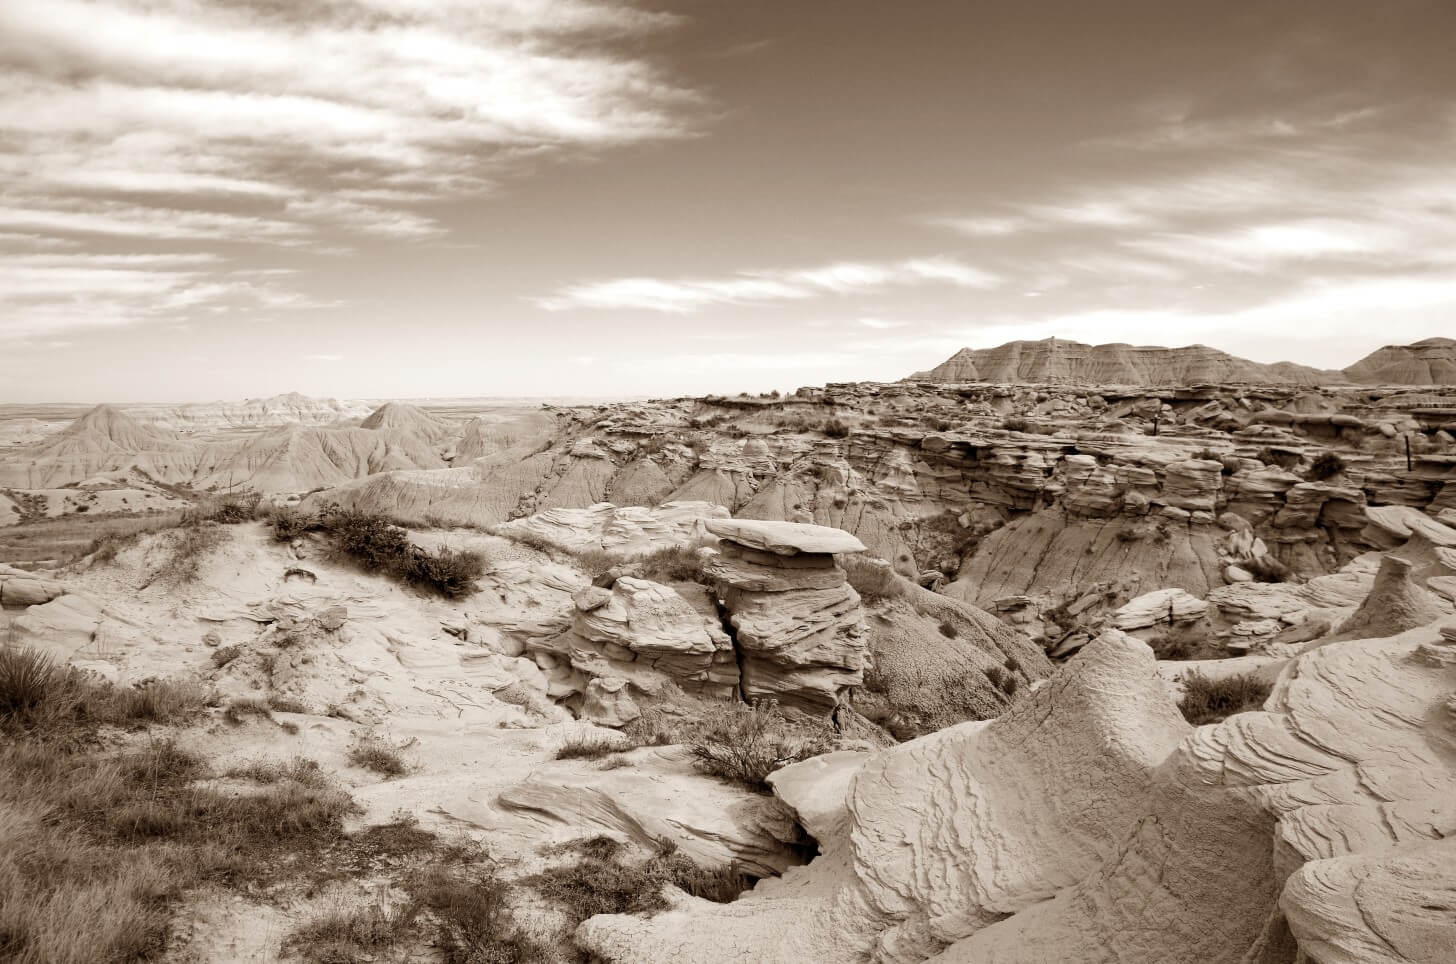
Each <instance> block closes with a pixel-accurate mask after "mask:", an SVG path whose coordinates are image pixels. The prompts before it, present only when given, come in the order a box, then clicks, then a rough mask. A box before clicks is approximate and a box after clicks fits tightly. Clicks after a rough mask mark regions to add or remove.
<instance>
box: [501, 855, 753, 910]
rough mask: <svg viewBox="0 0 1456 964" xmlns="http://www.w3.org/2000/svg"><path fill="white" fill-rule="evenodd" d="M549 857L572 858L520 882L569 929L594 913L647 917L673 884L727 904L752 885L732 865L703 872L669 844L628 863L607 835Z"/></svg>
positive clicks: (663, 904)
mask: <svg viewBox="0 0 1456 964" xmlns="http://www.w3.org/2000/svg"><path fill="white" fill-rule="evenodd" d="M545 853H546V854H547V855H548V856H562V855H569V856H572V857H574V858H575V859H574V860H573V861H572V862H570V863H565V864H559V865H557V866H554V867H551V868H550V869H548V870H545V871H543V872H542V873H540V874H538V875H536V876H535V877H531V878H528V879H527V880H526V881H524V883H526V884H527V885H529V886H531V887H533V888H534V889H536V890H537V891H539V892H540V893H541V894H542V895H543V896H545V897H546V898H548V899H549V900H551V901H552V902H554V903H556V904H557V905H559V906H560V907H561V908H562V909H563V910H564V911H565V913H566V915H567V918H568V920H569V921H570V924H569V927H570V929H573V930H574V929H575V926H576V925H577V924H579V923H580V922H581V921H584V920H586V919H587V918H588V917H595V916H596V915H598V914H651V913H654V912H656V911H660V910H664V909H666V908H667V906H668V902H667V900H666V898H665V897H663V894H662V889H663V887H664V886H665V885H667V884H672V885H673V886H675V887H678V888H680V889H681V890H683V891H685V892H687V893H689V894H692V895H693V896H694V897H701V898H703V899H704V900H711V901H714V902H716V903H720V904H726V903H729V902H730V901H733V900H734V899H736V898H737V897H738V895H739V894H741V893H743V891H745V890H747V889H748V888H749V887H751V886H752V885H753V879H752V878H750V877H748V876H746V875H744V874H742V873H739V872H738V871H737V870H735V869H734V868H733V867H732V866H727V867H704V866H702V865H700V864H697V863H695V862H694V861H693V860H692V859H690V858H689V857H687V856H686V855H684V854H682V853H679V852H678V850H677V847H676V845H674V844H673V843H671V842H670V841H663V842H661V843H659V845H658V848H657V851H656V853H653V854H651V855H649V856H648V857H646V858H645V859H642V860H635V861H634V860H630V859H628V857H627V853H626V847H624V846H623V845H622V844H621V842H619V841H617V840H614V839H613V838H611V837H607V836H597V837H589V838H586V839H584V840H574V841H571V842H570V843H566V844H559V845H557V846H555V847H551V848H548V849H547V850H546V851H545Z"/></svg>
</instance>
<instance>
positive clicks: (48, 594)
mask: <svg viewBox="0 0 1456 964" xmlns="http://www.w3.org/2000/svg"><path fill="white" fill-rule="evenodd" d="M65 591H66V589H65V586H64V585H62V583H61V582H60V581H59V580H56V579H47V578H45V577H44V576H41V575H38V574H36V573H33V572H30V571H28V570H25V569H16V568H15V567H13V566H7V565H5V564H4V563H0V605H5V606H17V607H20V606H38V605H40V604H42V603H48V602H50V601H51V600H52V599H55V598H56V597H57V596H59V595H61V594H62V593H64V592H65Z"/></svg>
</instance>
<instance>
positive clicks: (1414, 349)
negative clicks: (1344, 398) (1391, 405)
mask: <svg viewBox="0 0 1456 964" xmlns="http://www.w3.org/2000/svg"><path fill="white" fill-rule="evenodd" d="M1345 375H1346V376H1347V377H1348V378H1349V379H1350V381H1352V382H1357V383H1359V384H1362V385H1456V340H1453V339H1451V338H1427V339H1425V340H1424V341H1418V342H1416V343H1414V344H1411V345H1386V346H1385V347H1384V348H1381V349H1379V350H1377V351H1373V352H1371V353H1370V354H1368V355H1366V356H1365V357H1364V358H1362V359H1360V360H1359V361H1357V362H1356V363H1355V364H1353V365H1351V366H1350V367H1349V368H1347V369H1345Z"/></svg>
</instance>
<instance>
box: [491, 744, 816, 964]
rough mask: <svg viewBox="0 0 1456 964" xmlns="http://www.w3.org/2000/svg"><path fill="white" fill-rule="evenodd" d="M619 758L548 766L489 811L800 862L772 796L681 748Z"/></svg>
mask: <svg viewBox="0 0 1456 964" xmlns="http://www.w3.org/2000/svg"><path fill="white" fill-rule="evenodd" d="M624 757H625V758H626V759H627V761H628V765H627V766H624V767H619V768H617V769H613V770H599V769H597V768H596V767H595V766H592V767H590V768H587V769H583V768H581V767H580V766H576V765H572V763H570V762H567V761H562V762H559V763H552V764H547V765H545V766H543V767H541V768H540V769H538V770H536V771H535V772H534V773H532V774H531V775H530V776H529V777H528V778H527V779H525V780H523V781H522V782H520V783H518V784H516V785H514V786H511V787H508V788H506V789H504V790H502V791H501V792H500V794H499V795H498V796H496V797H495V798H494V799H493V800H492V801H491V804H490V808H489V811H494V812H501V813H504V814H506V815H508V816H510V817H514V818H520V819H527V820H531V821H534V822H536V823H538V824H539V825H540V829H541V830H542V831H543V832H545V833H551V832H556V831H559V830H561V829H562V828H568V827H569V828H571V831H572V836H575V837H578V838H579V837H580V836H581V835H582V833H583V832H587V833H590V832H596V833H602V832H605V833H609V834H612V835H613V836H617V837H620V838H625V839H627V840H630V841H632V842H634V843H637V844H640V845H641V846H643V847H647V848H655V847H656V846H658V844H659V842H660V841H662V840H670V841H672V842H673V843H675V844H677V845H678V847H679V848H680V849H681V851H682V852H683V853H684V854H686V855H688V856H690V857H692V858H693V859H694V860H695V861H697V862H698V863H701V864H704V865H706V866H723V865H727V864H732V865H733V866H734V867H735V868H737V869H738V870H740V871H742V872H745V873H750V874H754V875H756V876H759V875H762V876H768V875H773V874H780V873H783V872H784V871H786V870H789V869H790V868H792V867H794V866H795V865H796V864H798V863H800V862H801V860H802V858H801V857H799V856H798V854H799V852H800V851H801V850H802V847H803V844H804V839H803V834H802V832H801V831H800V830H799V829H798V827H797V825H796V824H795V823H794V819H793V815H792V813H791V812H790V811H789V809H788V808H787V807H786V806H784V805H783V804H782V803H780V802H779V801H778V800H776V799H775V798H773V797H769V796H764V795H762V794H756V793H747V792H745V791H743V790H742V789H739V788H736V787H733V786H730V785H728V784H726V783H724V782H723V781H721V780H715V779H713V778H712V777H707V776H704V775H702V774H700V773H697V772H696V771H694V769H693V767H692V764H691V761H690V760H689V759H688V757H687V753H686V752H685V751H684V750H683V749H682V748H680V747H643V748H641V749H637V750H629V751H628V752H625V753H624ZM489 811H488V812H489ZM485 815H486V814H481V815H480V817H484V816H485ZM480 817H477V819H476V821H473V822H483V821H482V820H481V819H480ZM635 960H637V961H646V960H652V958H651V957H641V958H636V959H635Z"/></svg>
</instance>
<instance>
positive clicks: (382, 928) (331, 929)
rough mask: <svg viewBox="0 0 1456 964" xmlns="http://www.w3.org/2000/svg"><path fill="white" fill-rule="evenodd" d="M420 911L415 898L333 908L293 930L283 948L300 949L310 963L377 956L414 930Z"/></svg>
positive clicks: (348, 962)
mask: <svg viewBox="0 0 1456 964" xmlns="http://www.w3.org/2000/svg"><path fill="white" fill-rule="evenodd" d="M418 915H419V908H418V906H417V905H416V904H415V903H414V902H412V901H407V902H404V903H402V904H399V905H396V906H394V907H387V906H384V905H382V904H378V903H376V904H370V905H369V906H367V907H362V908H359V909H357V910H352V911H350V910H338V911H333V912H331V913H327V914H324V915H323V916H321V917H315V918H314V919H313V920H311V921H309V922H308V923H306V924H304V925H303V926H301V927H299V928H298V929H296V930H295V931H293V933H291V934H289V935H288V937H286V938H285V939H284V941H283V949H284V950H285V951H294V952H296V953H298V955H299V956H300V957H302V958H303V959H304V960H305V961H308V962H309V964H354V962H355V961H361V960H374V959H376V955H377V954H378V953H379V952H380V951H383V950H387V949H389V948H392V947H394V946H396V945H398V944H400V943H401V942H403V941H404V940H406V939H407V938H408V937H409V936H410V935H411V934H413V932H414V931H415V928H416V920H417V918H418Z"/></svg>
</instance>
